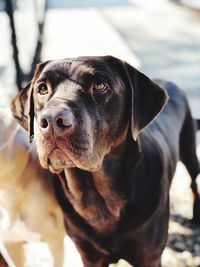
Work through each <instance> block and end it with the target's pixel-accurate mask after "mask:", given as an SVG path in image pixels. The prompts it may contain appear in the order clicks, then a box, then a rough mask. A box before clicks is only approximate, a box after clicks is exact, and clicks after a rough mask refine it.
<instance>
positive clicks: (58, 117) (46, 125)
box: [38, 109, 74, 135]
mask: <svg viewBox="0 0 200 267" xmlns="http://www.w3.org/2000/svg"><path fill="white" fill-rule="evenodd" d="M38 123H39V127H40V130H41V131H42V133H43V134H52V133H54V134H56V135H62V134H67V133H69V132H71V130H72V129H73V126H74V116H73V114H72V112H71V111H70V110H68V109H63V110H59V109H52V110H51V109H49V110H44V111H42V112H41V114H40V116H39V122H38Z"/></svg>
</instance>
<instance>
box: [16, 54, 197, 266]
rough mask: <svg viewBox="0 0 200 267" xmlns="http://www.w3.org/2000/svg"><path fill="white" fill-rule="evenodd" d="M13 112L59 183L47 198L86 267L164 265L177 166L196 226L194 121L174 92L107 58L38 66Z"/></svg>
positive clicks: (169, 85) (178, 92)
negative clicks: (186, 178)
mask: <svg viewBox="0 0 200 267" xmlns="http://www.w3.org/2000/svg"><path fill="white" fill-rule="evenodd" d="M11 106H12V111H13V115H14V117H15V118H16V120H17V121H18V122H19V123H20V124H21V125H22V126H23V127H24V128H25V129H26V130H27V131H28V132H29V137H30V140H32V138H33V135H34V134H35V138H36V147H37V151H38V155H39V160H40V163H41V166H42V167H44V168H47V169H49V170H50V171H51V172H52V173H56V174H57V177H55V179H54V190H55V193H56V196H57V199H58V202H59V204H60V206H61V208H62V210H63V214H64V220H65V227H66V229H67V233H68V234H69V236H70V237H71V238H72V240H73V241H74V243H75V244H76V247H77V248H78V251H79V252H80V255H81V257H82V260H83V264H84V266H86V267H94V266H95V267H105V266H108V264H110V263H115V262H117V261H118V260H119V259H124V260H126V261H127V262H128V263H130V264H131V265H134V266H135V267H158V266H161V262H160V259H161V255H162V252H163V249H164V247H165V245H166V240H167V231H168V221H169V188H170V184H171V181H172V178H173V175H174V172H175V168H176V164H177V161H178V160H179V159H180V160H181V161H182V162H183V163H184V164H185V166H186V167H187V170H188V172H189V174H190V176H191V179H192V180H191V181H192V182H191V188H192V192H193V194H194V208H193V221H194V222H195V223H196V224H198V225H199V224H200V197H199V194H198V191H197V183H196V177H197V175H198V174H199V171H200V169H199V164H198V160H197V156H196V152H195V149H196V145H195V128H194V123H195V122H194V120H193V119H192V117H191V112H190V109H189V105H188V102H187V99H186V97H185V95H184V93H183V92H182V91H181V90H180V89H179V88H178V87H177V86H176V85H175V84H173V83H171V82H168V81H162V80H154V81H153V80H151V79H149V78H148V77H147V76H145V75H144V74H143V73H141V72H139V71H138V70H136V69H135V68H134V67H132V66H131V65H129V64H128V63H127V62H124V61H122V60H120V59H117V58H114V57H112V56H104V57H78V58H72V59H63V60H53V61H47V62H44V63H41V64H39V65H38V66H37V69H36V71H35V74H34V77H33V79H32V81H31V82H30V83H29V84H28V85H27V87H25V88H24V89H23V90H22V91H21V92H20V93H19V94H18V95H17V96H16V98H15V99H14V100H13V102H12V105H11Z"/></svg>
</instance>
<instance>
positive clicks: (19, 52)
mask: <svg viewBox="0 0 200 267" xmlns="http://www.w3.org/2000/svg"><path fill="white" fill-rule="evenodd" d="M108 54H111V55H114V56H116V57H119V58H121V59H125V60H126V61H128V62H129V63H130V64H132V65H133V66H135V67H136V68H138V69H140V70H141V71H142V72H144V73H145V74H146V75H147V76H149V77H150V78H163V79H167V80H170V81H173V82H175V83H177V85H178V86H180V87H181V88H182V89H183V90H184V91H185V92H186V94H187V96H188V98H189V102H190V106H191V109H192V114H193V116H194V117H196V118H200V1H199V0H152V1H149V0H94V1H93V0H73V1H72V0H46V1H45V0H13V1H12V0H0V99H1V101H0V107H4V106H6V105H9V102H10V99H11V98H12V97H13V96H14V95H15V94H16V92H17V91H18V90H19V89H20V88H21V87H23V86H24V84H26V82H27V81H29V80H30V79H31V76H32V74H33V71H34V68H35V64H36V63H38V62H41V61H45V60H48V59H58V58H66V57H74V56H80V55H108ZM198 144H200V140H199V137H198ZM199 150H200V148H199V145H198V151H199ZM199 180H200V179H199ZM189 183H190V180H189V178H188V174H187V172H186V170H185V169H184V167H183V166H182V165H181V164H179V166H178V168H177V173H176V179H175V180H174V183H173V186H172V190H171V221H170V229H169V241H168V246H167V248H166V250H165V252H164V254H163V265H164V266H166V267H173V266H174V267H186V266H188V267H197V266H200V230H199V229H197V228H194V226H192V225H191V223H190V221H189V219H190V218H191V214H192V209H191V208H192V204H191V202H192V196H191V192H190V190H189V189H188V188H189ZM199 185H200V181H199ZM123 264H124V263H122V264H121V265H120V266H122V265H123ZM37 266H40V267H41V266H49V265H48V264H47V265H42V263H39V265H37ZM123 266H126V265H123ZM34 267H36V265H34Z"/></svg>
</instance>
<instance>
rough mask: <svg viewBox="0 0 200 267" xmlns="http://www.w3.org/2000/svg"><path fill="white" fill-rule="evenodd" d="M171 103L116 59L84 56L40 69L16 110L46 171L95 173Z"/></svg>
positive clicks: (17, 100) (14, 105) (14, 106)
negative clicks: (113, 152)
mask: <svg viewBox="0 0 200 267" xmlns="http://www.w3.org/2000/svg"><path fill="white" fill-rule="evenodd" d="M166 99H167V95H166V92H165V90H164V89H163V88H161V87H159V86H158V85H157V84H155V83H153V82H152V81H151V80H150V79H149V78H147V77H146V76H145V75H144V74H142V73H140V72H139V71H137V70H136V69H134V68H133V67H132V66H130V65H129V64H127V63H125V62H123V61H121V60H119V59H117V58H113V57H111V56H106V57H79V58H75V59H64V60H55V61H48V62H45V63H42V64H39V65H38V66H37V69H36V71H35V75H34V77H33V79H32V81H31V82H30V83H29V84H28V86H27V87H26V88H24V89H23V90H22V91H21V92H20V93H19V95H18V96H17V97H16V98H15V99H14V100H13V102H12V111H13V114H14V117H15V118H16V119H17V120H18V121H19V123H20V124H21V125H22V126H23V127H24V128H25V129H26V130H28V131H29V134H30V136H32V134H33V132H35V136H36V144H37V149H38V154H39V158H40V163H41V165H42V166H43V167H45V168H49V169H50V170H51V171H53V172H60V171H62V170H63V169H66V168H71V167H78V168H81V169H84V170H88V171H96V170H98V169H99V168H100V167H101V165H102V162H103V159H104V157H105V155H107V154H108V153H109V152H110V151H111V150H113V149H114V148H115V147H116V146H118V145H119V144H121V143H122V142H124V140H125V138H126V136H127V131H128V129H130V130H131V131H132V136H133V139H134V140H135V141H136V139H137V136H138V134H139V132H140V131H141V130H142V129H143V128H144V127H145V126H147V125H148V124H149V123H150V122H151V121H152V120H153V119H154V117H155V116H156V115H157V114H158V113H159V112H160V110H161V109H162V107H163V105H164V103H165V101H166ZM34 118H35V122H34ZM129 126H130V127H129Z"/></svg>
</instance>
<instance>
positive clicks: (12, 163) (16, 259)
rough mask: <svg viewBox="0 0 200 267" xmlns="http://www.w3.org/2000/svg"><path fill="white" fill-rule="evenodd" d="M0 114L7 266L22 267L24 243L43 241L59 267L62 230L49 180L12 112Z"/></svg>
mask: <svg viewBox="0 0 200 267" xmlns="http://www.w3.org/2000/svg"><path fill="white" fill-rule="evenodd" d="M0 112H1V115H0V241H2V242H3V243H4V246H5V248H6V250H7V253H5V257H6V260H7V261H8V263H9V266H16V267H22V266H25V257H24V249H23V245H24V243H26V242H29V241H36V242H37V241H44V242H46V243H47V244H48V245H49V249H50V251H51V253H52V256H53V259H54V266H56V267H57V266H60V267H61V266H62V264H63V260H64V235H65V229H64V225H63V216H62V212H61V210H60V208H59V205H58V204H57V201H56V199H55V197H54V193H53V190H52V184H51V180H50V179H45V176H47V172H46V171H45V170H44V169H42V168H41V167H40V165H39V161H38V157H37V153H36V151H35V149H34V146H33V145H32V146H31V147H30V145H29V142H28V138H27V134H26V133H25V131H24V130H23V129H22V128H21V127H19V125H18V124H17V123H16V121H15V120H14V119H13V117H12V114H11V112H10V111H9V110H8V109H5V108H4V109H3V108H2V109H0ZM49 175H50V173H49ZM49 178H50V177H49ZM8 256H10V258H9V257H8ZM10 262H13V264H12V265H10V264H11V263H10Z"/></svg>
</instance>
